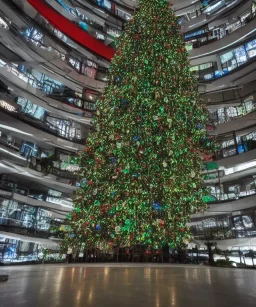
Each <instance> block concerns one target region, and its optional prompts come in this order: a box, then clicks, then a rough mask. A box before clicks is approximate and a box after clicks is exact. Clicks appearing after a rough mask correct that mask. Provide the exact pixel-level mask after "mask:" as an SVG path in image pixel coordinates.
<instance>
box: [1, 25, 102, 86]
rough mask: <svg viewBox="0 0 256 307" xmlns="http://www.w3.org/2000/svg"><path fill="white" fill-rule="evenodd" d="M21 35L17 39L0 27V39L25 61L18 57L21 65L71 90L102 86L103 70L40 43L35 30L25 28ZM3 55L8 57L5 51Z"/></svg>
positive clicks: (93, 63)
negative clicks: (55, 80)
mask: <svg viewBox="0 0 256 307" xmlns="http://www.w3.org/2000/svg"><path fill="white" fill-rule="evenodd" d="M20 31H21V30H20ZM25 34H26V35H25ZM25 34H24V35H23V36H21V37H20V38H19V37H17V36H16V35H15V36H14V35H13V34H12V33H11V32H10V31H6V30H4V29H0V37H1V40H2V42H3V43H4V44H6V45H7V46H8V47H9V48H11V49H12V50H14V51H15V52H16V54H17V55H19V56H20V57H22V58H23V59H24V60H25V61H23V60H20V61H19V63H21V62H24V64H23V65H24V66H26V67H28V68H30V69H31V68H34V69H36V70H37V71H40V72H41V73H43V74H46V75H48V76H49V77H51V78H53V79H56V78H57V80H58V81H59V82H61V83H62V84H65V85H66V86H68V87H70V88H73V89H75V90H77V89H80V90H81V91H82V89H83V87H84V86H86V87H89V88H91V89H94V90H97V91H101V90H102V89H103V88H104V86H105V82H104V80H106V72H107V69H104V68H103V67H99V66H98V64H96V63H95V62H92V61H90V60H88V59H85V58H84V59H83V57H81V60H78V59H76V58H74V57H72V55H71V54H67V53H66V54H63V53H61V52H58V51H57V50H56V49H53V48H52V47H47V46H46V45H44V42H43V41H44V39H43V34H41V33H40V32H39V31H38V30H36V29H32V30H31V29H28V30H27V31H25ZM41 36H42V37H41ZM35 37H37V40H36V38H35ZM40 37H41V38H40ZM39 38H40V39H39ZM52 49H53V50H52ZM6 57H7V58H8V54H7V55H6ZM12 62H13V61H12ZM76 62H77V63H76ZM78 68H79V69H78ZM103 71H105V72H104V73H103Z"/></svg>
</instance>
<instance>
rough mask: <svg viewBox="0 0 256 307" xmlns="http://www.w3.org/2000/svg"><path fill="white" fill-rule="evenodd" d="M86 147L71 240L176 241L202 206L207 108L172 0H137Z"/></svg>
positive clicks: (114, 243) (114, 242)
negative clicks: (135, 10) (193, 75)
mask: <svg viewBox="0 0 256 307" xmlns="http://www.w3.org/2000/svg"><path fill="white" fill-rule="evenodd" d="M108 78H109V80H108V85H107V86H106V87H105V89H104V92H103V94H102V96H101V99H100V101H99V102H98V104H97V113H96V116H95V121H94V127H95V132H94V133H92V134H91V135H89V137H88V139H87V142H86V147H85V152H84V153H83V155H82V156H81V157H80V162H79V163H80V167H81V171H80V172H81V173H80V175H81V187H80V189H79V190H78V192H77V197H76V200H75V208H74V211H73V213H72V215H71V216H70V219H71V222H70V224H71V227H72V232H71V236H69V239H68V240H71V242H68V244H72V242H73V244H76V245H79V244H84V245H85V246H86V247H87V248H90V247H103V246H104V247H109V246H110V247H111V246H134V245H136V244H141V245H144V246H146V247H153V248H160V247H161V246H163V245H165V244H168V245H169V246H172V247H174V246H177V245H180V244H182V243H183V242H184V241H186V240H188V239H189V236H190V232H189V228H188V227H187V226H186V225H187V222H189V220H190V215H191V214H192V213H195V212H198V211H200V210H201V209H202V207H203V201H202V198H203V196H204V195H205V189H204V187H203V185H202V178H201V165H202V154H203V148H202V146H201V143H202V139H203V138H205V134H206V132H205V129H204V125H205V121H206V113H205V110H204V107H203V105H202V103H201V101H200V99H199V94H198V92H197V84H196V81H195V80H194V78H193V77H192V76H191V73H190V69H189V60H188V55H187V52H186V49H185V43H184V40H183V35H182V34H181V33H180V28H179V25H178V21H177V18H176V17H175V15H174V13H173V11H172V10H171V7H170V5H169V4H168V1H167V0H140V1H139V10H138V11H137V12H136V13H135V14H134V16H133V18H132V19H131V20H130V21H129V22H128V23H127V25H126V27H125V31H124V33H123V34H122V36H121V37H120V39H119V41H118V48H117V52H116V55H115V57H114V58H113V60H112V63H111V67H110V72H109V76H108Z"/></svg>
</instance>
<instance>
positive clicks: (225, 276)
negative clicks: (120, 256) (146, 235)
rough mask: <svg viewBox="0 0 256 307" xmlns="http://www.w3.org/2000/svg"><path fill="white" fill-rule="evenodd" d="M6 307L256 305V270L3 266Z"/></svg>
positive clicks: (1, 290) (0, 288)
mask: <svg viewBox="0 0 256 307" xmlns="http://www.w3.org/2000/svg"><path fill="white" fill-rule="evenodd" d="M4 273H6V274H9V276H10V278H9V281H8V282H5V283H3V282H2V283H0V306H1V307H6V306H9V307H16V306H26V307H55V306H60V307H80V306H81V307H82V306H83V307H87V306H93V307H127V306H132V307H139V306H142V307H151V306H152V307H153V306H154V307H172V306H177V307H189V306H192V307H233V306H234V307H239V306H244V307H249V306H254V307H255V306H256V291H255V286H256V270H249V269H226V268H224V269H223V268H210V267H205V266H193V265H187V266H186V265H143V264H141V265H140V264H138V265H136V264H134V265H124V264H123V265H107V264H104V265H103V264H102V265H33V266H13V267H0V275H1V274H4Z"/></svg>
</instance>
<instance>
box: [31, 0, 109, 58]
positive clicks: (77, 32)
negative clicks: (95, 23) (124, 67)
mask: <svg viewBox="0 0 256 307" xmlns="http://www.w3.org/2000/svg"><path fill="white" fill-rule="evenodd" d="M28 3H29V4H30V5H31V6H32V7H33V8H34V9H35V10H37V11H38V13H40V14H41V15H42V16H43V17H44V18H46V19H47V20H48V21H49V22H50V23H51V24H52V25H53V26H54V27H55V28H57V29H58V30H59V31H61V32H62V33H64V34H65V35H67V36H68V37H70V38H72V39H73V40H75V41H76V42H77V43H79V44H81V45H82V46H84V47H85V48H86V49H88V50H90V51H91V52H93V53H95V54H97V55H99V56H101V57H102V58H105V59H107V60H111V58H112V57H113V56H114V50H113V49H112V48H110V47H108V46H106V45H104V44H103V43H101V42H99V41H98V40H97V39H95V38H94V37H92V36H91V35H90V34H88V33H86V32H85V31H84V30H82V29H81V28H79V27H78V26H76V25H75V24H74V23H72V22H71V21H70V20H68V19H67V18H65V17H64V16H62V15H61V14H59V13H58V12H56V11H55V10H53V9H52V8H51V7H50V6H48V5H47V4H46V3H45V2H44V1H43V0H28Z"/></svg>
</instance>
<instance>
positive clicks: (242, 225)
mask: <svg viewBox="0 0 256 307" xmlns="http://www.w3.org/2000/svg"><path fill="white" fill-rule="evenodd" d="M233 221H234V226H235V229H236V230H244V229H250V228H253V227H254V222H253V217H252V216H251V215H243V216H236V217H234V219H233Z"/></svg>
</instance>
